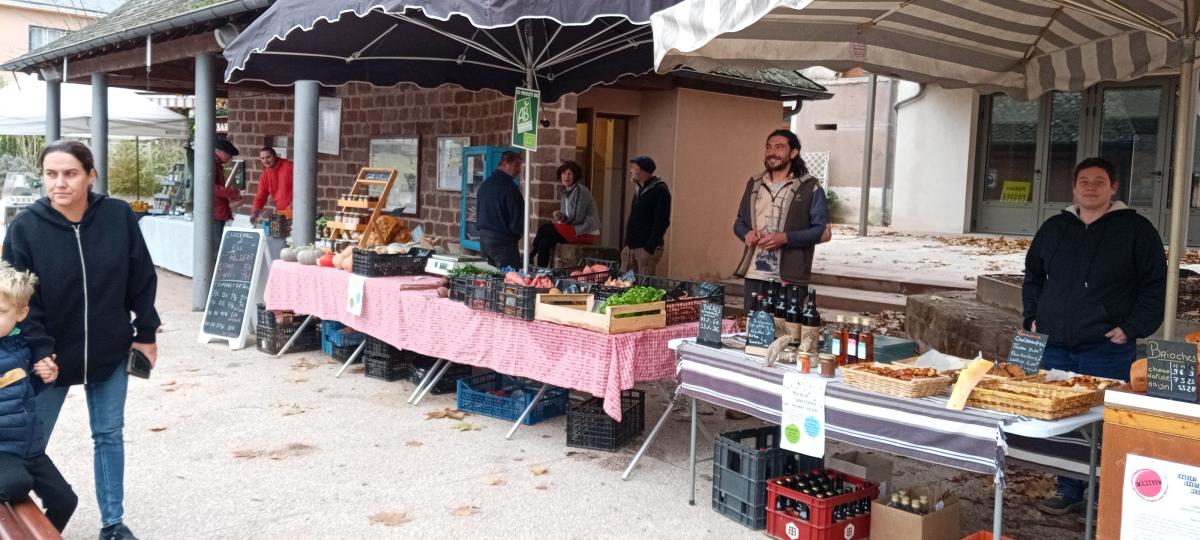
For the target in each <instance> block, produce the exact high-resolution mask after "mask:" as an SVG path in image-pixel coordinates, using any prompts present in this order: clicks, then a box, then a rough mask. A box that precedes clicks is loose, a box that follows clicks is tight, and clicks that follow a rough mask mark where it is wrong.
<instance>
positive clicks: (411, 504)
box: [50, 272, 1082, 539]
mask: <svg viewBox="0 0 1200 540" xmlns="http://www.w3.org/2000/svg"><path fill="white" fill-rule="evenodd" d="M190 298H191V283H190V281H189V280H187V279H185V278H182V277H180V276H177V275H174V274H171V273H168V272H160V281H159V302H158V305H159V309H160V310H161V312H162V315H163V320H164V321H165V327H164V332H163V333H162V334H161V336H160V341H159V342H160V354H161V363H160V365H159V368H158V369H157V370H156V371H155V373H154V376H153V378H152V379H151V380H149V381H141V380H134V381H132V382H131V384H130V392H129V402H128V407H127V415H126V429H125V439H126V454H127V455H126V459H127V476H126V501H125V503H126V504H125V507H126V523H128V524H129V525H130V527H131V528H132V529H133V530H134V532H135V533H137V534H138V535H139V536H141V537H142V538H145V539H173V538H181V539H193V538H195V539H207V538H256V539H257V538H264V539H275V538H278V539H308V538H330V539H334V538H336V539H346V538H393V537H394V538H432V537H438V538H441V537H460V538H461V537H483V538H504V537H511V536H514V535H537V536H539V537H549V538H595V537H599V536H605V537H613V538H678V537H680V536H681V533H682V534H683V535H686V536H688V537H701V538H761V537H762V533H761V532H753V531H749V530H747V529H745V528H742V527H741V526H740V525H737V524H736V523H734V522H732V521H730V520H728V519H726V518H724V517H722V516H719V515H717V514H716V513H714V512H713V511H712V510H711V509H710V508H709V505H710V490H711V483H710V482H711V465H710V464H707V463H704V464H701V465H700V467H699V470H700V471H701V476H700V480H699V483H698V489H697V500H696V506H694V507H693V506H689V505H688V503H687V497H686V492H687V480H688V479H687V434H688V430H687V423H686V421H685V420H683V417H682V416H678V417H675V418H673V419H671V420H670V421H669V422H668V424H667V426H666V427H665V428H664V431H663V435H662V436H661V437H660V438H659V440H658V441H657V442H656V444H655V445H654V446H653V447H652V448H651V450H650V451H649V453H648V455H647V457H646V459H644V460H643V462H642V465H641V466H640V467H639V469H638V470H637V471H636V472H635V474H634V475H633V477H632V478H631V479H630V480H629V481H622V480H621V479H620V474H621V471H622V470H623V469H624V467H625V466H626V465H627V464H628V463H629V460H630V458H631V457H632V451H633V450H634V449H636V445H634V446H633V448H631V449H629V450H627V451H625V452H619V453H607V452H599V451H590V450H580V449H573V448H567V447H566V446H564V439H565V435H564V425H565V419H564V418H558V419H555V420H552V421H548V422H544V423H541V424H538V425H535V426H526V427H522V428H521V429H520V430H518V431H517V434H516V435H515V436H514V438H513V440H512V441H505V440H504V433H505V431H506V430H507V428H508V425H507V424H506V423H505V422H501V421H499V420H494V419H491V418H486V417H478V416H468V417H467V418H466V419H465V420H464V422H465V423H466V424H467V425H459V421H456V420H453V419H426V416H427V413H428V412H430V411H436V410H441V409H444V408H446V407H449V408H453V407H454V402H453V398H452V396H451V395H445V396H431V397H430V398H427V399H426V401H425V402H424V403H422V404H421V405H420V406H419V407H412V406H409V405H408V404H407V403H405V401H406V399H407V397H408V395H409V392H411V390H412V385H411V384H409V383H406V382H393V383H387V382H383V381H378V380H374V379H368V378H366V377H364V376H363V375H362V373H361V370H358V369H352V370H351V371H349V372H347V374H346V375H344V376H343V377H342V378H341V379H335V378H334V373H335V371H336V368H337V366H335V365H334V364H331V363H328V362H327V361H326V359H325V358H324V357H323V356H321V355H319V354H318V353H296V354H289V355H287V356H285V357H284V358H281V359H275V358H271V357H268V356H267V355H265V354H263V353H260V352H257V351H255V350H254V349H245V350H241V351H230V350H229V349H228V348H227V347H226V346H225V345H224V344H210V345H198V344H197V343H196V332H197V329H198V328H199V326H200V314H198V313H193V312H191V311H190V309H189V308H190ZM647 390H648V396H649V398H648V400H649V404H648V405H647V411H646V424H647V432H648V431H649V427H651V426H652V425H653V423H654V421H655V420H657V418H658V415H659V414H660V413H661V412H662V411H663V409H664V407H665V405H666V401H665V400H664V399H663V398H661V397H660V396H659V395H658V393H657V392H655V391H653V390H652V389H651V388H647ZM701 409H702V414H704V416H703V418H704V420H705V422H706V424H707V425H708V426H709V427H710V429H712V430H714V431H725V430H730V429H737V428H741V427H747V426H752V425H755V424H756V421H754V420H749V421H740V422H734V421H729V420H725V419H724V418H723V415H722V414H721V413H720V412H719V411H714V410H713V409H712V408H710V407H706V406H704V407H702V408H701ZM458 428H470V429H467V430H466V431H460V430H459V429H458ZM639 442H640V439H639ZM831 448H832V449H833V450H835V451H836V450H838V449H847V447H842V446H840V445H832V446H831ZM700 453H701V456H702V457H708V456H709V455H710V454H711V443H709V442H702V443H701V450H700ZM50 455H51V457H52V458H53V459H54V460H55V461H56V462H57V463H58V464H59V466H60V468H62V470H63V473H64V475H65V476H66V477H67V479H68V480H69V481H70V482H71V483H72V484H73V485H74V486H75V489H76V491H77V492H78V493H79V494H80V507H79V510H78V511H77V513H76V514H75V517H74V518H73V519H72V521H71V524H70V525H69V527H68V528H67V531H66V534H65V537H66V538H68V539H83V538H95V536H96V531H97V528H98V524H99V514H98V511H97V508H96V502H95V498H94V496H93V483H92V460H91V444H90V440H89V435H88V431H87V415H86V406H85V401H84V398H83V393H82V392H81V391H79V389H76V390H75V391H72V393H71V394H70V396H69V397H68V399H67V403H66V406H65V408H64V410H63V413H62V416H61V418H60V421H59V425H58V428H57V429H56V431H55V435H54V437H53V439H52V441H51V446H50ZM897 472H898V477H897V482H900V483H903V484H906V485H913V484H920V483H925V482H929V481H934V480H947V479H951V480H952V481H953V482H954V483H955V484H956V486H957V488H958V490H959V492H960V494H961V496H962V497H963V498H964V500H965V501H966V504H965V505H964V506H965V512H964V523H963V531H964V533H966V532H970V531H975V530H979V529H983V528H987V527H988V526H989V523H990V520H991V485H990V481H989V479H988V478H984V477H977V476H974V475H966V474H961V473H958V472H956V471H954V470H950V469H945V468H940V467H934V466H930V465H925V464H922V463H918V462H914V461H911V460H906V459H898V460H897ZM1012 474H1013V475H1014V478H1017V477H1020V478H1026V477H1028V478H1029V479H1030V480H1029V482H1030V483H1031V484H1036V483H1038V482H1040V483H1041V486H1042V487H1043V488H1044V486H1045V482H1046V480H1045V478H1044V476H1042V475H1037V474H1035V473H1028V472H1020V471H1014V472H1013V473H1012ZM1022 475H1025V476H1022ZM1039 479H1040V480H1039ZM1020 491H1021V490H1020V489H1013V490H1011V492H1010V493H1011V496H1012V497H1013V499H1011V500H1009V501H1008V505H1007V507H1008V508H1010V510H1009V512H1008V516H1007V519H1006V520H1005V521H1006V531H1005V532H1006V535H1011V536H1014V537H1016V538H1064V537H1074V536H1076V535H1077V534H1078V531H1081V530H1082V525H1079V524H1078V523H1077V521H1076V520H1075V518H1073V517H1069V518H1061V519H1059V520H1058V521H1057V522H1051V521H1047V520H1046V519H1045V518H1043V517H1041V515H1040V514H1038V513H1037V512H1036V511H1034V510H1032V507H1031V504H1032V503H1031V502H1030V501H1031V499H1029V498H1028V497H1026V496H1024V495H1021V494H1020V493H1019V492H1020ZM1032 491H1036V489H1034V490H1032ZM1006 499H1007V497H1006Z"/></svg>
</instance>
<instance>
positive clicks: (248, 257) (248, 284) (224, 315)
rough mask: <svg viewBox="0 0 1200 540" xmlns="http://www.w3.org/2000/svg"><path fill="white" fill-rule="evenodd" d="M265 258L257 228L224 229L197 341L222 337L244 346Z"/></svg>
mask: <svg viewBox="0 0 1200 540" xmlns="http://www.w3.org/2000/svg"><path fill="white" fill-rule="evenodd" d="M265 258H266V257H265V251H264V247H263V235H262V231H261V230H259V229H225V233H224V235H223V236H222V237H221V247H220V248H219V249H218V251H217V268H216V270H215V271H214V272H213V278H212V284H211V285H210V286H209V290H208V303H207V304H205V306H204V323H203V325H202V326H201V330H200V343H208V342H209V341H211V340H213V339H224V340H227V341H229V343H230V346H231V347H233V348H234V349H240V348H242V347H245V344H246V340H247V338H248V337H249V334H250V332H251V331H252V329H251V328H250V321H251V320H252V319H251V316H252V315H253V314H252V313H251V312H250V308H251V306H254V305H255V304H256V303H257V301H258V298H257V296H258V294H259V290H260V288H261V287H260V286H259V279H260V274H261V272H260V270H261V268H262V266H263V264H262V263H263V261H264V260H265ZM252 297H253V298H252Z"/></svg>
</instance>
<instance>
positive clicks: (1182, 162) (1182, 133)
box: [1163, 0, 1200, 339]
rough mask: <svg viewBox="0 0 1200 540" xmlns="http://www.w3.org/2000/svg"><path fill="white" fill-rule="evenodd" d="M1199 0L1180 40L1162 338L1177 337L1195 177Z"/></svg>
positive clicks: (1189, 5) (1187, 10) (1188, 9)
mask: <svg viewBox="0 0 1200 540" xmlns="http://www.w3.org/2000/svg"><path fill="white" fill-rule="evenodd" d="M1198 7H1200V0H1185V2H1184V8H1183V9H1184V19H1183V20H1184V36H1183V39H1182V40H1181V42H1180V45H1181V49H1182V56H1183V58H1182V59H1181V62H1180V66H1179V106H1178V107H1176V109H1175V126H1176V127H1175V159H1174V162H1175V168H1174V170H1173V171H1172V174H1171V176H1172V178H1171V238H1170V240H1169V245H1168V248H1167V296H1166V302H1165V306H1164V307H1163V338H1164V339H1175V321H1176V316H1177V313H1178V310H1179V260H1180V259H1181V258H1182V257H1183V250H1184V249H1185V248H1186V247H1187V217H1188V216H1187V212H1188V202H1189V199H1190V197H1188V195H1189V193H1188V189H1187V188H1188V187H1189V186H1190V185H1191V182H1190V180H1191V177H1192V167H1193V165H1194V164H1193V163H1192V147H1193V146H1194V145H1195V135H1196V116H1195V114H1194V113H1193V109H1194V106H1195V103H1194V101H1195V95H1196V78H1195V68H1194V63H1195V61H1196V19H1197V15H1198V14H1200V13H1198V12H1197V8H1198Z"/></svg>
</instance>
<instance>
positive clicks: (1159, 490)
mask: <svg viewBox="0 0 1200 540" xmlns="http://www.w3.org/2000/svg"><path fill="white" fill-rule="evenodd" d="M1132 487H1133V492H1134V493H1137V495H1138V497H1141V498H1142V499H1143V500H1147V501H1151V502H1153V501H1157V500H1159V499H1161V498H1163V495H1166V494H1167V484H1166V483H1164V482H1163V479H1162V475H1160V474H1158V472H1156V471H1154V470H1152V469H1138V470H1137V471H1136V472H1134V473H1133V486H1132Z"/></svg>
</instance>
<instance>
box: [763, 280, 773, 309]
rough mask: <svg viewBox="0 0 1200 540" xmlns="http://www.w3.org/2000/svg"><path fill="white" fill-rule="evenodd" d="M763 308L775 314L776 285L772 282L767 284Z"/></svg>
mask: <svg viewBox="0 0 1200 540" xmlns="http://www.w3.org/2000/svg"><path fill="white" fill-rule="evenodd" d="M762 310H763V311H765V312H767V313H770V314H771V315H772V316H774V315H775V287H774V286H772V285H770V284H768V285H767V291H766V301H765V302H763V305H762Z"/></svg>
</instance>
